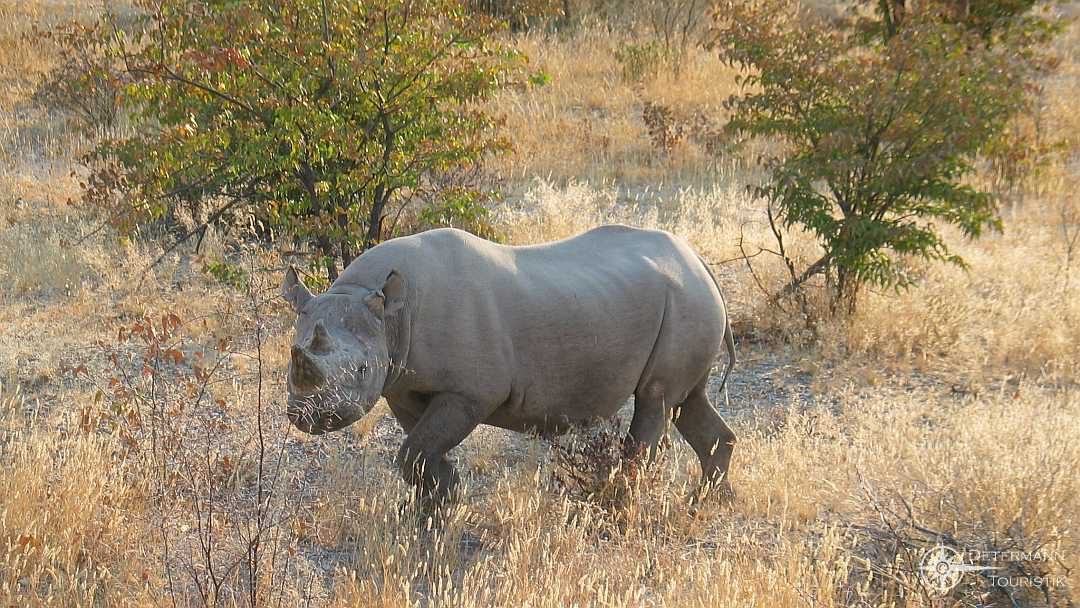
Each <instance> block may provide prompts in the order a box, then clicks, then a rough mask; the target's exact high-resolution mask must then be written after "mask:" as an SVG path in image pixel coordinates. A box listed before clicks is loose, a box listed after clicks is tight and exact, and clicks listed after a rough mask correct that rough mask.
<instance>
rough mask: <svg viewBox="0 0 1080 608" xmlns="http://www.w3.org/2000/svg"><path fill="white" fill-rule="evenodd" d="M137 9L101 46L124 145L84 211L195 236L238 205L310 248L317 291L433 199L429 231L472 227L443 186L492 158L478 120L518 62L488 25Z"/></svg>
mask: <svg viewBox="0 0 1080 608" xmlns="http://www.w3.org/2000/svg"><path fill="white" fill-rule="evenodd" d="M139 5H140V8H141V9H142V11H143V15H144V20H145V21H144V23H143V24H142V27H141V28H139V29H138V30H137V31H138V32H139V33H138V34H136V35H125V34H123V33H122V32H120V31H119V30H116V31H115V32H114V37H115V41H116V43H117V44H118V45H119V46H121V47H122V48H123V49H124V58H125V61H126V69H127V71H128V72H129V73H130V74H131V75H132V76H133V77H134V79H135V82H134V84H132V85H131V86H130V87H128V91H127V96H126V97H125V100H126V101H127V103H128V105H129V110H130V112H131V113H132V121H133V123H134V124H135V125H136V126H135V134H134V135H133V136H130V137H127V138H123V139H114V140H109V141H107V142H105V143H104V145H103V146H102V147H101V148H100V149H99V150H98V153H97V155H96V157H97V160H98V162H99V165H98V167H99V170H98V173H97V174H96V176H95V179H94V180H92V182H91V188H90V191H91V193H92V194H93V193H96V194H99V195H100V194H103V193H104V194H108V193H109V192H111V191H115V190H116V189H117V188H121V189H123V191H124V192H125V196H126V197H127V199H126V200H128V201H129V202H130V204H131V206H132V208H134V209H136V210H138V211H140V212H141V217H143V218H146V217H150V218H154V217H160V216H162V215H164V214H166V213H167V212H168V211H169V209H170V208H171V206H172V205H175V204H176V202H177V201H179V200H183V199H185V198H186V199H187V200H192V199H194V200H198V201H207V202H209V203H210V204H212V205H213V206H214V209H213V211H212V212H210V213H209V214H208V215H209V220H210V221H213V220H215V219H217V218H220V217H222V215H224V214H227V213H231V212H233V211H234V210H236V209H237V208H238V207H241V206H247V207H248V208H249V209H250V210H251V211H253V212H254V214H255V215H256V216H257V217H258V218H259V219H260V220H262V221H263V222H264V223H265V224H267V225H268V226H271V227H274V228H277V229H278V230H284V231H285V232H287V233H289V234H291V235H293V236H296V237H300V238H304V239H310V240H313V241H314V242H315V243H317V244H318V246H319V247H320V249H321V250H322V253H323V255H324V259H325V260H326V261H327V271H328V273H329V275H330V278H331V279H333V278H335V277H336V275H337V270H336V263H335V259H340V260H341V261H342V262H343V263H344V264H348V263H349V261H351V259H352V258H353V257H354V256H355V255H357V254H358V253H359V252H360V251H362V250H363V249H365V248H367V247H370V246H371V245H373V244H375V243H377V242H379V240H380V239H383V238H385V237H386V236H388V235H390V234H392V233H393V232H394V231H395V230H397V229H398V226H396V225H395V219H396V218H398V217H400V216H401V213H402V210H403V209H404V208H405V207H406V206H408V205H411V204H416V203H417V201H418V200H419V201H420V206H421V207H423V206H424V204H432V205H435V204H439V203H438V201H439V200H440V194H441V191H442V188H441V185H443V184H444V183H452V186H451V187H450V188H451V190H452V198H453V201H454V205H451V206H445V205H444V206H443V207H441V209H442V210H443V211H444V213H443V214H442V215H440V216H439V217H440V218H441V219H443V220H444V221H445V222H447V223H453V220H454V218H458V217H461V218H465V221H467V220H470V219H476V218H478V217H481V216H482V215H483V212H484V207H483V204H482V203H483V200H482V193H481V192H479V191H477V190H476V189H475V188H472V187H469V186H468V185H467V184H466V185H463V184H461V183H460V180H444V176H447V175H454V174H458V173H461V172H463V170H464V169H465V168H467V167H469V166H471V165H472V164H474V163H475V162H477V161H478V160H480V159H481V158H483V157H484V156H485V155H487V154H491V153H498V152H500V151H503V150H505V149H506V148H507V144H506V142H505V141H504V140H503V139H502V138H501V137H500V136H499V135H498V133H497V126H498V125H497V124H496V121H495V120H494V119H493V118H492V117H490V116H489V115H487V114H485V113H484V112H483V111H482V109H481V102H483V101H484V100H485V99H487V98H489V97H490V96H491V95H492V94H494V93H495V92H496V91H497V90H498V89H499V88H500V87H502V86H504V85H506V84H507V83H508V82H509V78H510V77H511V76H512V75H513V73H514V70H515V66H516V63H517V56H516V55H515V54H514V53H512V52H511V51H509V50H508V49H507V48H505V47H503V46H501V45H500V44H499V43H498V42H496V41H494V39H493V37H492V34H493V33H494V32H495V31H496V30H497V29H498V27H499V24H498V22H497V21H495V20H493V19H490V18H488V17H485V16H483V15H478V14H477V13H476V12H475V11H470V10H467V8H466V6H465V3H464V2H462V1H459V0H372V1H366V2H356V1H354V0H141V2H140V3H139ZM455 212H456V213H457V214H456V215H454V213H455ZM446 214H450V216H449V219H447V217H448V216H447V215H446ZM388 218H389V219H388ZM185 236H188V235H185Z"/></svg>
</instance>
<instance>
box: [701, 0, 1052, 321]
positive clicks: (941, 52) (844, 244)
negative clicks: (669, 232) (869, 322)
mask: <svg viewBox="0 0 1080 608" xmlns="http://www.w3.org/2000/svg"><path fill="white" fill-rule="evenodd" d="M868 3H869V0H868ZM722 4H723V5H722V6H721V7H719V9H718V10H717V11H716V21H715V23H714V31H713V33H714V36H715V37H714V46H715V48H716V49H717V50H718V51H719V53H720V55H721V57H722V58H723V59H724V60H726V61H727V62H729V63H731V64H734V65H737V66H739V67H741V68H744V69H746V70H747V71H748V73H747V74H746V75H745V76H744V77H743V79H742V84H743V85H744V89H743V91H742V92H741V93H740V94H738V95H735V96H733V97H732V98H730V99H729V100H728V102H727V107H728V109H729V110H730V111H731V113H732V115H731V120H730V122H729V124H728V128H729V129H731V130H733V131H735V132H738V133H741V134H743V135H745V136H755V137H769V138H774V139H776V140H779V143H780V151H779V152H778V153H776V154H774V155H772V156H770V157H767V158H765V159H764V161H763V162H764V167H765V169H766V173H767V178H766V180H765V181H764V183H762V184H760V185H759V186H758V187H756V192H757V194H758V195H759V196H761V197H763V198H765V199H766V200H767V201H768V217H769V219H770V221H771V222H772V223H773V229H774V233H775V234H776V236H777V238H778V239H781V251H782V249H783V243H782V236H781V235H782V232H781V230H780V228H791V227H793V226H799V227H802V228H805V229H806V230H808V231H810V232H811V233H812V234H814V235H815V236H816V237H817V239H818V240H819V242H820V243H821V245H822V247H823V249H824V254H823V255H822V257H821V258H820V259H818V260H817V261H815V262H814V263H812V264H810V265H809V267H808V268H806V269H805V270H804V271H802V272H801V273H799V272H795V269H794V266H793V265H792V264H791V263H790V261H788V262H789V263H788V267H789V270H790V271H791V283H790V284H789V285H788V287H787V288H786V289H785V293H791V292H793V291H796V290H799V289H800V288H801V287H802V286H803V284H804V283H805V282H806V281H807V280H808V279H809V278H810V277H813V276H815V275H818V274H824V275H825V276H826V280H827V284H828V285H829V286H830V287H831V292H830V293H831V294H832V301H833V305H834V309H836V308H837V307H838V306H839V307H840V308H843V309H846V310H847V311H851V310H853V309H854V306H855V301H856V296H857V294H858V292H859V289H860V287H861V286H862V285H864V284H866V283H872V284H876V285H879V286H883V287H904V286H907V285H909V284H910V283H911V282H912V281H913V277H912V276H910V275H909V274H907V273H906V272H905V266H904V265H903V264H901V263H899V261H898V258H899V257H901V256H918V257H922V258H927V259H932V260H942V261H947V262H952V263H956V264H960V265H962V264H963V260H962V259H961V258H960V257H959V256H957V255H955V254H954V253H952V252H951V251H950V250H949V248H948V247H947V246H946V243H945V242H944V240H943V239H942V237H941V235H940V231H939V230H938V226H939V225H940V224H952V225H955V226H957V227H959V228H960V229H961V231H962V232H963V234H965V235H966V236H968V237H972V238H974V237H978V236H979V235H981V234H982V233H983V232H984V231H985V230H988V229H1000V227H1001V222H1000V219H999V217H998V213H997V206H996V202H995V199H994V197H993V195H992V193H990V192H986V191H983V190H980V189H979V188H977V187H975V186H974V185H972V184H971V183H970V182H969V181H968V180H966V179H965V178H966V177H968V176H969V175H971V174H972V173H973V171H974V170H975V168H976V164H975V163H976V160H977V159H978V156H979V154H980V152H981V151H983V150H984V149H985V147H986V146H987V145H989V144H990V143H991V142H993V141H994V140H995V138H996V137H998V136H999V135H1000V134H1001V133H1002V132H1003V131H1004V129H1005V128H1006V126H1007V125H1008V123H1009V121H1010V119H1011V118H1012V117H1013V116H1015V115H1016V114H1017V113H1018V112H1019V111H1020V110H1021V109H1022V108H1023V105H1024V99H1025V87H1024V85H1025V83H1027V82H1028V80H1029V79H1030V78H1031V77H1032V74H1033V71H1032V61H1033V57H1034V55H1033V49H1034V48H1035V47H1036V46H1037V45H1038V44H1039V43H1040V42H1042V41H1044V40H1045V39H1046V38H1047V37H1048V36H1049V35H1050V33H1051V32H1052V31H1053V28H1050V27H1044V24H1045V22H1042V21H1039V20H1037V19H1034V18H1032V17H1030V16H1029V15H1027V14H1026V13H1025V12H1024V10H1026V9H1022V8H1018V9H1017V12H1015V13H1010V14H1007V15H1003V16H1000V18H999V19H997V20H996V21H993V27H992V28H991V29H987V27H988V26H987V24H988V23H989V22H990V21H989V18H988V17H987V18H985V19H984V18H982V17H980V19H979V20H978V21H968V20H964V19H959V18H958V13H957V12H956V11H955V10H952V8H954V7H953V6H952V5H954V4H958V3H956V2H941V3H935V2H932V1H926V2H920V3H919V4H918V6H919V8H918V9H916V8H913V7H912V6H911V5H912V4H914V3H911V2H909V3H908V6H906V7H905V5H904V2H902V1H901V0H881V1H880V2H878V1H874V2H873V4H875V5H876V6H878V7H879V8H880V9H881V10H880V11H879V12H878V13H877V16H876V17H875V18H873V19H868V18H867V17H865V13H856V16H855V17H853V18H851V19H849V20H848V21H846V22H842V23H840V24H837V25H829V24H824V23H821V22H817V21H815V20H814V19H813V18H812V17H811V16H810V15H809V14H807V13H805V12H804V11H803V10H802V9H801V7H800V5H799V3H798V2H797V1H796V0H760V1H755V0H745V1H744V0H728V1H726V2H724V3H722ZM999 4H1003V5H1004V4H1009V5H1010V6H1011V5H1012V4H1017V3H1015V2H1009V1H1008V0H1001V1H1000V2H999ZM1026 4H1028V5H1029V4H1030V3H1026ZM946 9H948V10H946ZM980 15H982V13H980ZM778 224H779V225H778Z"/></svg>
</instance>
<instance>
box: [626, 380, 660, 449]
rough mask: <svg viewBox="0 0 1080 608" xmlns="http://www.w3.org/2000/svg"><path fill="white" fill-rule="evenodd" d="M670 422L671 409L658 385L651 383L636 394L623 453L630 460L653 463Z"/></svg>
mask: <svg viewBox="0 0 1080 608" xmlns="http://www.w3.org/2000/svg"><path fill="white" fill-rule="evenodd" d="M670 420H671V409H670V408H669V407H668V406H667V403H666V401H665V400H664V391H663V388H662V387H661V386H660V385H659V384H658V383H651V384H650V385H649V386H648V387H646V388H645V389H643V390H639V391H638V392H636V393H634V417H633V418H632V419H631V420H630V432H629V433H628V434H627V437H626V441H625V443H624V444H623V453H624V454H625V455H626V456H627V458H630V459H634V460H637V459H641V458H644V459H645V460H647V461H651V460H652V459H653V458H654V457H655V456H656V451H657V448H658V447H659V445H660V440H661V439H662V438H663V437H664V433H665V431H667V426H668V422H669V421H670Z"/></svg>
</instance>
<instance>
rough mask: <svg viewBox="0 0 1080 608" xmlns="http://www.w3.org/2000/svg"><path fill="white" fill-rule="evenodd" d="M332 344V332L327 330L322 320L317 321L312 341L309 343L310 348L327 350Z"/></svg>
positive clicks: (312, 349)
mask: <svg viewBox="0 0 1080 608" xmlns="http://www.w3.org/2000/svg"><path fill="white" fill-rule="evenodd" d="M330 346H331V340H330V332H328V331H326V326H325V325H323V322H322V321H321V320H319V321H315V327H314V329H313V330H312V332H311V341H310V342H308V345H307V347H308V349H309V350H311V351H312V352H325V351H328V350H330Z"/></svg>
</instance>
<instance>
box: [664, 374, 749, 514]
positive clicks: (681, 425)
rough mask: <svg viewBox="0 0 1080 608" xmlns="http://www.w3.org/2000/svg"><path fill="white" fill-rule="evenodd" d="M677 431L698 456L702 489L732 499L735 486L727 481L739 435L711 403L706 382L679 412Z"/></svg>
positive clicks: (676, 418) (696, 389)
mask: <svg viewBox="0 0 1080 608" xmlns="http://www.w3.org/2000/svg"><path fill="white" fill-rule="evenodd" d="M675 428H677V429H679V434H681V435H682V436H683V438H684V439H686V441H687V443H689V444H690V447H692V448H693V449H694V452H695V453H696V454H697V457H698V461H699V462H700V463H701V482H702V487H703V488H704V489H706V490H708V489H710V488H716V489H718V490H719V491H720V492H721V495H722V496H724V497H730V496H731V495H732V491H731V484H730V483H729V482H728V478H727V477H728V466H729V465H730V464H731V453H732V451H733V450H734V447H735V433H733V432H732V431H731V428H730V427H728V425H727V423H725V422H724V419H723V418H721V417H720V414H718V413H717V411H716V409H715V408H713V406H712V404H711V403H710V402H709V398H708V396H707V395H706V394H705V383H704V382H702V383H701V384H700V385H698V386H697V387H695V388H694V390H692V391H690V394H689V395H688V396H687V398H686V401H684V402H683V403H682V404H681V405H680V406H679V407H678V408H676V410H675Z"/></svg>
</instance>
